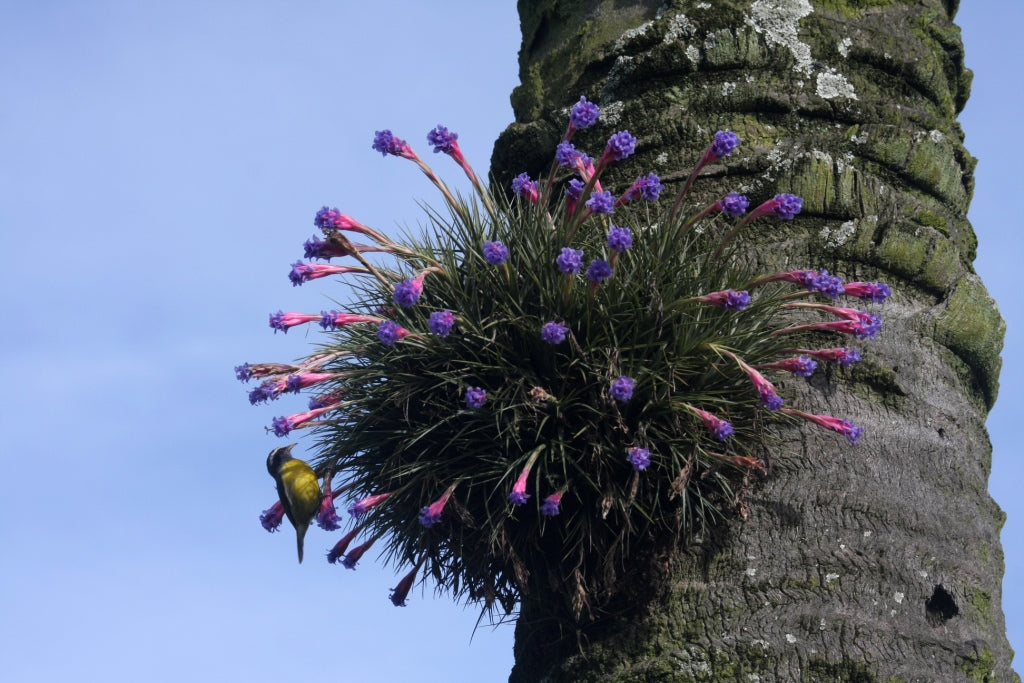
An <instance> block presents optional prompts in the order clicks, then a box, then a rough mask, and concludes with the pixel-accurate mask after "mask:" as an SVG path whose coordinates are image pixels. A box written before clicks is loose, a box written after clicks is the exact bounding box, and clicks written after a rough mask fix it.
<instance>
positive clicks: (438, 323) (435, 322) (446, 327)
mask: <svg viewBox="0 0 1024 683" xmlns="http://www.w3.org/2000/svg"><path fill="white" fill-rule="evenodd" d="M454 326H455V315H454V314H453V313H452V312H451V311H434V312H433V313H431V314H430V317H429V318H428V319H427V327H429V328H430V331H431V332H433V333H434V334H436V335H438V336H439V337H447V336H448V333H449V332H451V331H452V327H454Z"/></svg>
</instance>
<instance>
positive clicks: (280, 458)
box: [267, 444, 322, 564]
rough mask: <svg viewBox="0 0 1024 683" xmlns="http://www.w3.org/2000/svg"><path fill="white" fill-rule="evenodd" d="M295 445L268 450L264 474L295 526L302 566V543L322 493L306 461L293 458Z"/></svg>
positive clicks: (314, 474)
mask: <svg viewBox="0 0 1024 683" xmlns="http://www.w3.org/2000/svg"><path fill="white" fill-rule="evenodd" d="M295 446H296V444H291V445H290V446H282V447H280V448H275V449H274V450H272V451H270V455H268V456H267V471H268V472H270V476H272V477H273V478H274V482H275V483H276V484H277V496H278V498H280V499H281V506H282V507H283V508H284V514H285V515H286V516H287V517H288V521H289V522H291V523H292V526H293V527H295V537H296V539H295V540H296V543H297V544H298V548H299V563H300V564H301V563H302V542H303V540H304V539H305V538H306V530H307V529H309V524H310V522H312V521H313V518H314V517H315V516H316V513H317V511H318V510H319V509H320V502H321V496H322V493H321V491H320V484H319V482H318V481H317V478H316V473H315V472H314V471H313V468H312V467H310V466H309V465H308V464H307V463H306V462H305V461H303V460H299V459H298V458H293V457H292V449H293V448H295Z"/></svg>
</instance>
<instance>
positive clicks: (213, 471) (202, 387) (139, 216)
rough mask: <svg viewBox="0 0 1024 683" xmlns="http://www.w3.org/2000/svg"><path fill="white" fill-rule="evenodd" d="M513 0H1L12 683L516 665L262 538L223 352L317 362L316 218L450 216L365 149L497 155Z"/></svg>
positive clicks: (1014, 424) (999, 25)
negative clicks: (438, 140)
mask: <svg viewBox="0 0 1024 683" xmlns="http://www.w3.org/2000/svg"><path fill="white" fill-rule="evenodd" d="M980 4H985V5H986V7H985V8H981V7H979V5H980ZM514 5H515V3H513V2H511V0H506V1H505V2H479V1H475V2H468V1H451V2H439V3H422V2H414V1H413V0H405V1H394V2H386V3H369V4H368V3H355V2H337V1H336V2H327V1H323V2H297V3H283V2H270V1H265V0H250V1H249V2H244V3H243V2H191V1H182V2H175V3H169V2H168V3H155V2H153V3H137V2H127V1H121V2H118V1H114V0H107V1H103V0H97V1H93V2H58V1H49V0H39V1H37V2H32V3H28V2H16V1H14V0H2V1H0V63H2V64H4V68H3V70H2V71H0V259H2V261H3V267H2V268H0V288H2V291H4V292H5V295H4V305H5V308H6V310H7V311H8V313H7V316H8V323H7V324H6V326H5V328H6V330H7V332H6V333H5V334H4V335H3V337H2V338H0V373H2V376H3V377H6V378H7V381H8V384H9V386H10V387H12V390H11V391H10V392H8V399H7V400H5V401H4V402H3V404H2V405H0V428H2V430H3V434H4V439H5V445H4V447H3V449H2V451H0V463H2V465H3V470H2V471H3V472H4V473H5V475H6V478H7V485H6V486H5V487H4V494H3V499H4V500H5V501H6V503H7V508H8V513H7V514H6V515H3V516H0V541H2V542H3V547H4V548H5V550H4V553H3V559H0V579H2V580H0V661H2V662H4V665H3V668H4V671H5V675H9V676H10V677H11V680H19V681H50V680H58V679H59V678H64V677H72V676H73V677H74V678H76V679H77V680H86V681H89V680H104V681H131V680H138V679H139V678H140V677H141V676H142V675H145V676H146V677H147V678H148V679H149V680H152V681H178V680H182V679H183V678H186V677H187V678H191V679H194V680H215V679H220V678H224V679H228V680H247V681H252V682H259V681H279V680H288V679H290V678H292V677H294V676H295V674H296V673H297V672H299V671H301V672H302V677H303V679H304V680H306V681H310V682H313V681H320V680H324V681H327V680H331V681H336V680H356V679H363V680H380V681H392V680H394V681H397V680H412V679H414V678H415V679H417V680H437V681H441V680H444V681H450V682H455V683H458V682H460V681H466V682H469V681H474V682H478V681H481V680H495V681H498V680H504V679H505V677H506V676H507V672H508V670H509V669H510V667H511V664H512V651H511V647H512V629H511V627H502V628H498V629H496V630H492V629H489V628H486V627H484V628H481V629H480V630H478V631H477V632H476V633H475V635H474V633H473V628H474V624H475V622H476V616H477V612H476V610H475V609H474V608H468V609H464V608H461V607H458V606H455V605H453V604H451V603H450V602H449V601H448V600H447V599H446V598H435V597H434V596H433V595H432V594H431V592H430V591H429V590H427V591H425V592H424V591H421V590H419V589H417V590H416V591H415V592H414V593H413V595H412V596H411V599H410V604H409V607H407V608H405V609H396V608H394V607H392V606H391V604H390V603H389V602H388V601H387V594H388V589H389V588H391V587H392V586H394V585H395V583H396V582H397V580H398V576H397V574H398V571H399V570H392V569H388V568H384V567H382V566H380V565H379V564H377V563H375V562H373V561H372V556H367V558H366V559H364V561H363V562H362V564H361V565H360V567H359V569H358V570H356V571H347V570H344V569H342V568H340V567H336V566H330V565H328V564H327V563H325V562H319V561H316V556H317V554H318V553H320V552H323V551H325V550H326V549H327V548H328V547H329V546H330V545H331V544H332V543H333V539H334V537H333V536H328V535H327V534H325V533H324V532H322V531H320V530H318V529H313V530H311V531H310V534H309V536H308V537H307V557H308V558H309V559H308V560H307V562H306V563H304V564H303V565H301V566H299V565H297V564H296V563H295V557H294V547H293V544H294V540H293V538H292V537H291V535H290V533H291V532H290V530H288V531H287V533H283V534H276V535H273V536H271V535H268V534H266V532H264V531H263V529H262V528H261V527H260V526H259V523H258V521H257V516H258V514H259V512H260V511H261V510H262V509H264V508H266V507H268V506H269V505H270V503H271V502H273V500H274V495H275V494H274V490H273V484H272V481H271V480H270V478H269V477H268V476H267V474H266V471H265V469H264V466H263V462H264V458H265V455H266V453H267V451H268V450H270V448H272V447H273V446H275V445H278V441H277V440H276V439H275V438H274V437H272V436H267V435H266V434H264V432H263V426H264V425H265V424H269V422H270V419H271V418H272V417H273V416H275V415H278V414H281V413H282V412H284V410H283V409H282V404H280V403H278V404H273V405H271V406H270V407H262V408H253V407H251V406H249V404H248V402H247V401H246V400H245V389H244V387H242V386H241V385H239V384H238V383H237V382H236V381H235V380H234V378H233V373H232V371H231V368H232V367H233V366H234V365H236V364H238V363H241V362H243V361H250V362H257V361H274V360H276V361H287V360H290V359H292V358H295V357H298V356H300V355H302V354H304V353H305V352H306V350H307V349H308V343H309V341H310V338H309V337H306V336H304V334H303V332H302V331H301V330H293V332H292V333H290V334H288V335H281V334H278V335H274V334H272V333H271V331H270V329H269V328H267V326H266V320H267V314H268V313H269V312H271V311H276V310H278V309H281V308H283V309H285V310H311V311H319V310H321V309H322V308H325V307H327V306H325V305H324V304H325V297H326V296H330V295H334V296H342V294H341V292H340V291H339V290H340V288H339V287H338V286H336V285H335V286H334V287H332V286H331V284H330V283H329V282H327V281H320V282H319V283H316V284H314V285H307V286H305V287H302V288H294V289H293V288H292V287H291V286H290V285H289V283H288V281H287V279H286V274H287V271H288V264H290V263H291V262H292V261H294V260H296V259H297V258H298V257H300V256H301V244H302V242H303V241H304V240H305V239H307V238H308V237H310V236H311V235H312V234H313V232H314V230H313V227H312V224H311V221H312V216H313V213H314V212H315V211H316V209H318V208H319V207H320V206H321V205H323V204H330V205H336V206H339V207H341V208H342V210H344V211H346V212H347V213H350V214H352V215H354V216H356V217H357V218H359V219H360V220H362V221H363V222H365V223H367V224H370V225H373V226H376V227H378V228H381V229H384V230H392V229H394V228H395V227H396V226H403V225H410V226H415V225H416V223H417V220H418V216H419V209H418V207H417V205H416V201H417V200H426V201H428V202H435V201H436V199H437V198H436V197H435V196H434V195H433V194H432V193H431V191H430V190H431V187H430V186H429V184H428V183H427V182H426V181H425V179H424V178H423V177H422V175H421V174H420V172H419V171H418V170H416V168H415V167H414V166H413V165H412V164H409V163H407V162H402V161H400V160H398V159H394V158H388V159H383V158H381V156H380V155H379V154H377V153H375V152H373V151H372V150H370V142H371V140H372V136H373V132H374V131H375V130H379V129H381V128H385V127H387V128H391V129H392V130H394V131H395V132H396V133H397V134H399V135H401V136H403V137H405V138H407V139H409V140H410V141H412V142H413V143H414V144H416V141H417V140H421V139H422V138H423V136H424V135H425V133H426V131H428V130H429V129H430V128H432V127H433V126H435V125H437V124H438V123H444V124H445V125H447V126H449V127H450V128H451V129H453V130H456V131H458V132H459V136H460V137H459V142H460V144H461V145H462V148H463V150H464V152H465V153H466V156H467V157H468V158H469V159H470V161H471V162H472V163H473V164H474V165H475V166H476V168H477V170H478V171H481V172H484V171H486V168H487V164H488V161H489V158H490V151H491V146H492V144H493V141H494V139H495V137H496V136H497V135H498V133H499V132H500V131H501V130H502V129H503V128H504V127H505V126H506V125H507V124H508V123H509V122H510V121H511V119H512V112H511V107H510V105H509V93H510V92H511V89H512V88H513V86H514V85H515V84H516V83H517V76H516V68H517V67H516V54H517V51H518V48H519V33H518V18H517V16H516V13H515V6H514ZM964 5H965V6H964V8H963V10H962V11H961V13H960V16H959V22H960V24H961V26H962V27H963V30H964V38H965V43H966V47H967V61H968V65H969V66H970V67H971V68H972V69H974V71H975V81H974V91H973V95H972V98H971V101H970V103H969V104H968V108H967V110H966V111H965V113H964V115H963V116H962V122H963V125H964V128H965V129H966V132H967V145H968V148H969V150H970V151H971V152H972V153H973V154H974V155H975V156H977V157H979V158H980V162H979V165H978V169H977V190H976V194H975V199H974V203H973V206H972V209H971V213H970V217H971V219H972V221H973V224H974V227H975V230H976V231H977V232H978V235H979V239H980V245H981V246H980V249H979V258H978V262H977V268H978V270H979V272H980V273H981V275H982V277H983V278H984V279H985V282H986V284H987V285H988V287H989V289H990V291H991V292H992V294H993V296H995V297H996V299H997V300H998V301H999V302H1000V306H1001V310H1002V312H1003V314H1004V316H1005V317H1006V318H1007V322H1008V325H1009V331H1008V334H1007V347H1006V350H1005V351H1004V363H1005V364H1004V368H1003V374H1002V392H1001V395H1000V399H999V402H998V404H997V406H996V408H995V410H994V411H993V413H992V415H991V417H990V420H989V428H990V431H991V436H992V440H993V443H994V447H995V454H994V458H993V476H992V483H991V491H992V494H993V496H994V497H995V499H996V500H997V502H999V504H1000V505H1002V506H1003V508H1004V509H1005V510H1006V511H1007V513H1008V514H1009V521H1008V522H1007V524H1006V526H1005V527H1004V530H1003V543H1004V550H1005V552H1006V559H1007V575H1006V576H1007V578H1006V584H1005V585H1006V591H1005V596H1004V610H1005V611H1006V613H1007V617H1008V622H1007V623H1008V628H1009V633H1010V637H1011V641H1012V642H1013V644H1014V645H1015V647H1016V649H1018V650H1019V649H1021V647H1022V646H1024V621H1022V617H1018V616H1015V615H1024V591H1022V590H1020V589H1016V590H1015V589H1014V588H1013V586H1015V585H1020V583H1021V581H1022V580H1024V546H1022V544H1021V541H1020V540H1019V539H1020V538H1021V530H1022V524H1024V500H1022V497H1021V496H1020V495H1019V494H1018V491H1017V489H1018V482H1020V481H1021V480H1022V469H1024V465H1022V464H1021V461H1020V459H1019V458H1018V457H1017V455H1016V453H1015V447H1016V444H1017V443H1018V442H1019V441H1020V430H1021V420H1019V419H1017V416H1018V415H1019V414H1020V412H1021V409H1022V406H1021V404H1022V402H1024V391H1022V390H1021V388H1020V387H1021V382H1020V380H1021V372H1022V364H1021V362H1020V360H1019V351H1020V349H1021V347H1022V344H1024V342H1022V340H1021V338H1020V335H1019V329H1020V322H1021V319H1022V315H1024V314H1022V311H1021V308H1020V304H1019V297H1018V296H1017V294H1018V292H1017V278H1016V277H1015V275H1016V273H1017V271H1018V270H1019V264H1020V263H1021V256H1022V254H1021V243H1022V241H1021V240H1020V239H1018V238H1016V235H1015V234H1014V233H1015V231H1016V230H1017V229H1018V227H1019V226H1020V225H1022V223H1024V221H1022V220H1021V218H1022V216H1021V208H1020V206H1019V205H1017V204H1015V203H1013V202H1009V201H1008V198H1009V197H1014V196H1017V197H1019V196H1020V194H1021V193H1020V183H1021V180H1020V179H1021V178H1022V177H1024V174H1022V173H1021V170H1022V169H1021V168H1020V166H1021V164H1022V159H1024V146H1022V143H1021V140H1020V139H1019V138H1017V137H1014V136H1013V131H1014V128H1012V127H1009V128H1010V132H1004V129H1005V128H1007V127H1008V126H1006V124H1007V123H1016V122H1017V121H1018V120H1019V117H1020V114H1019V112H1020V111H1021V110H1022V102H1021V92H1020V88H1018V87H1017V86H1016V84H1017V81H1018V80H1019V74H1020V71H1021V66H1022V60H1021V58H1020V54H1019V52H1018V51H1017V50H1016V48H1015V46H1016V44H1017V43H1018V42H1019V41H1018V39H1017V36H1016V34H1015V32H1016V31H1017V30H1018V29H1017V28H1015V27H1019V26H1020V25H1021V24H1022V22H1024V7H1021V6H1020V4H1019V3H1017V2H1014V1H1011V0H1005V1H1003V2H990V3H976V2H966V3H964ZM417 147H418V148H421V151H424V150H423V148H425V147H426V145H425V144H424V143H419V144H417ZM445 162H448V160H447V159H438V163H437V164H436V165H437V166H438V168H439V169H441V170H442V171H444V172H445V174H446V177H448V178H451V179H453V181H454V180H455V179H457V178H458V177H459V174H458V172H457V169H456V168H455V166H454V165H453V164H450V162H449V163H447V164H446V163H445ZM456 184H458V183H456ZM471 638H472V643H471V642H470V641H471ZM58 653H59V654H58ZM424 672H429V675H426V677H425V674H424Z"/></svg>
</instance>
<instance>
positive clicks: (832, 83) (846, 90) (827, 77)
mask: <svg viewBox="0 0 1024 683" xmlns="http://www.w3.org/2000/svg"><path fill="white" fill-rule="evenodd" d="M817 81H818V86H817V88H816V89H815V92H817V93H818V97H823V98H825V99H826V100H832V99H846V100H855V99H857V93H856V92H854V89H853V84H852V83H850V82H849V81H848V80H846V76H844V75H842V74H841V73H839V72H838V71H836V70H835V69H829V70H828V71H823V72H821V73H819V74H818V76H817Z"/></svg>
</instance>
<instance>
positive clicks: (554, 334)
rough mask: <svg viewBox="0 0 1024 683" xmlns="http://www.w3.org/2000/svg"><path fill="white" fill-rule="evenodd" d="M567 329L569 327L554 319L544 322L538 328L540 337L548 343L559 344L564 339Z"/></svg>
mask: <svg viewBox="0 0 1024 683" xmlns="http://www.w3.org/2000/svg"><path fill="white" fill-rule="evenodd" d="M568 330H569V328H568V327H566V326H565V325H563V324H562V323H556V322H554V321H552V322H549V323H544V326H543V327H542V328H540V338H541V339H543V340H544V341H546V342H547V343H548V344H561V343H562V342H564V341H565V333H566V332H567V331H568Z"/></svg>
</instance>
